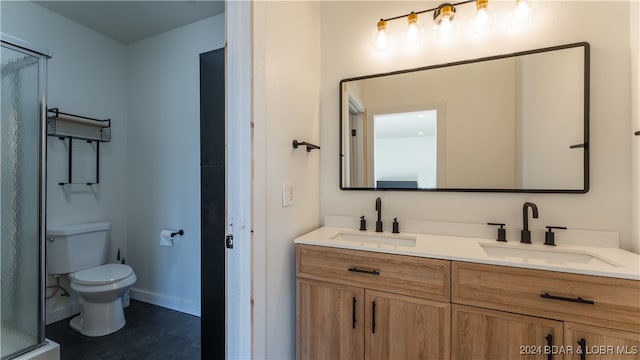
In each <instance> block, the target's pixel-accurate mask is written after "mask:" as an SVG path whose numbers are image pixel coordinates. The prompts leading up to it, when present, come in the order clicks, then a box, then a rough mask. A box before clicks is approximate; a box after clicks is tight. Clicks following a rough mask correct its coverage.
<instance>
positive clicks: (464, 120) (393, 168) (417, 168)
mask: <svg viewBox="0 0 640 360" xmlns="http://www.w3.org/2000/svg"><path fill="white" fill-rule="evenodd" d="M588 51H589V48H588V44H586V43H579V44H571V45H565V46H559V47H553V48H546V49H539V50H533V51H527V52H522V53H516V54H509V55H503V56H495V57H491V58H484V59H478V60H471V61H463V62H458V63H452V64H445V65H438V66H431V67H427V68H420V69H413V70H407V71H399V72H395V73H389V74H380V75H373V76H365V77H359V78H353V79H346V80H342V81H341V83H340V85H341V86H340V88H341V93H340V97H341V106H342V110H341V116H340V118H341V126H340V131H341V139H340V140H341V159H342V163H341V179H340V181H341V188H342V189H397V190H410V189H413V190H444V191H447V190H448V191H511V192H567V193H571V192H577V193H584V192H586V191H587V190H588V109H589V104H588V99H589V98H588V93H589V88H588V85H589V82H588V80H589V77H588V76H589V53H588Z"/></svg>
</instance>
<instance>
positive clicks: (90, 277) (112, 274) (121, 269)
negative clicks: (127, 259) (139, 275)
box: [71, 264, 133, 285]
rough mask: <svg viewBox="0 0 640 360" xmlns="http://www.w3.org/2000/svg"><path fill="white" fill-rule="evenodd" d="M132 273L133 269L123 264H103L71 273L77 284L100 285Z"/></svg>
mask: <svg viewBox="0 0 640 360" xmlns="http://www.w3.org/2000/svg"><path fill="white" fill-rule="evenodd" d="M131 274H133V269H132V268H131V267H130V266H129V265H124V264H105V265H100V266H96V267H94V268H90V269H86V270H81V271H77V272H75V273H73V274H72V275H71V276H73V280H74V281H75V282H76V283H78V284H90V285H100V284H108V283H113V282H116V281H119V280H122V279H124V278H127V277H129V276H131Z"/></svg>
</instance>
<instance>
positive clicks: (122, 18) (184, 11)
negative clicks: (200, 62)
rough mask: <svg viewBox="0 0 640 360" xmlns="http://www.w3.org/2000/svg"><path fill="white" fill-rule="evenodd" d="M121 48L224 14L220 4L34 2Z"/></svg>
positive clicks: (189, 1)
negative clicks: (120, 44)
mask: <svg viewBox="0 0 640 360" xmlns="http://www.w3.org/2000/svg"><path fill="white" fill-rule="evenodd" d="M34 2H35V3H36V4H38V5H40V6H43V7H45V8H47V9H49V10H51V11H53V12H56V13H58V14H60V15H62V16H64V17H67V18H69V19H71V20H73V21H75V22H78V23H80V24H82V25H84V26H87V27H89V28H91V29H93V30H95V31H97V32H100V33H102V34H104V35H106V36H108V37H111V38H113V39H115V40H118V41H120V42H122V43H124V44H130V43H133V42H136V41H139V40H142V39H145V38H148V37H150V36H153V35H157V34H160V33H163V32H165V31H169V30H171V29H175V28H177V27H180V26H183V25H187V24H190V23H192V22H195V21H198V20H202V19H205V18H208V17H211V16H214V15H219V14H223V13H224V1H222V0H208V1H193V0H183V1H34Z"/></svg>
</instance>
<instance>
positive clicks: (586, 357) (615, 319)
mask: <svg viewBox="0 0 640 360" xmlns="http://www.w3.org/2000/svg"><path fill="white" fill-rule="evenodd" d="M296 276H297V278H296V279H297V280H296V283H297V290H296V296H297V308H296V321H297V324H296V325H297V326H296V336H297V352H296V356H297V358H298V359H449V358H451V359H473V360H476V359H491V360H494V359H576V360H591V359H625V360H632V359H635V360H640V281H634V280H625V279H616V278H607V277H600V276H591V275H580V274H570V273H562V272H555V271H545V270H535V269H525V268H518V267H510V266H498V265H486V264H477V263H468V262H461V261H447V260H439V259H427V258H421V257H414V256H405V255H395V254H387V253H378V252H371V251H357V250H348V249H337V248H329V247H322V246H311V245H302V244H297V245H296ZM579 343H580V344H579Z"/></svg>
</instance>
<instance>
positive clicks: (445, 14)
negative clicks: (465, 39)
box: [433, 4, 456, 39]
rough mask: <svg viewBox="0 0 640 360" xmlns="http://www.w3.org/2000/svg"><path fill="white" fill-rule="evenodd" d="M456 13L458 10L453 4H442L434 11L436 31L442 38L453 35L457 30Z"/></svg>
mask: <svg viewBox="0 0 640 360" xmlns="http://www.w3.org/2000/svg"><path fill="white" fill-rule="evenodd" d="M455 15H456V10H455V8H454V7H453V5H451V4H442V5H440V7H439V8H438V9H436V11H435V12H434V13H433V18H434V21H435V24H436V25H435V27H436V33H437V34H438V37H439V38H440V39H447V38H450V37H451V36H453V34H454V32H455V23H454V18H455Z"/></svg>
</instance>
